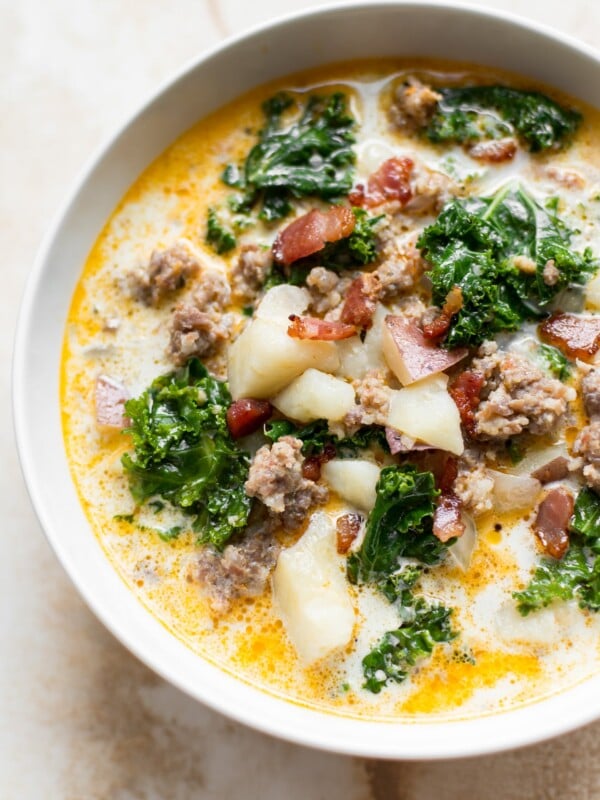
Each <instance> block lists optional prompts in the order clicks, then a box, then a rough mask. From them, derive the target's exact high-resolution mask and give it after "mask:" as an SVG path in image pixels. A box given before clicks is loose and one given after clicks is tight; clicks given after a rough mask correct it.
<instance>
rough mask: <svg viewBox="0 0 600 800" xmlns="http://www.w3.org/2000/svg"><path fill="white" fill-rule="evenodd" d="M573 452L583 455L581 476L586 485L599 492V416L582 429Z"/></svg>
mask: <svg viewBox="0 0 600 800" xmlns="http://www.w3.org/2000/svg"><path fill="white" fill-rule="evenodd" d="M573 452H574V453H575V455H577V456H582V457H583V462H584V465H583V478H584V480H585V482H586V483H587V485H588V486H589V487H591V488H592V489H595V490H596V491H597V492H600V417H594V418H593V419H592V421H591V422H590V424H589V425H586V426H585V428H583V429H582V431H581V432H580V434H579V436H578V437H577V439H576V440H575V444H574V445H573Z"/></svg>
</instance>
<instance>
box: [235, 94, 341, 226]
mask: <svg viewBox="0 0 600 800" xmlns="http://www.w3.org/2000/svg"><path fill="white" fill-rule="evenodd" d="M297 106H298V104H297V103H296V101H295V100H294V99H293V98H292V97H291V96H290V95H289V94H286V93H283V92H282V93H279V94H277V95H275V96H274V97H272V98H271V99H270V100H267V101H266V102H265V103H264V104H263V112H264V115H265V125H264V127H263V129H262V131H261V132H260V134H259V138H258V142H257V143H256V144H255V145H254V147H253V148H252V149H251V150H250V152H249V153H248V156H247V158H246V161H245V163H244V165H243V167H242V168H237V167H235V166H234V165H229V166H227V167H226V169H225V171H224V173H223V176H222V177H223V181H224V182H225V183H227V184H228V185H229V186H235V187H237V188H240V189H242V190H243V191H244V197H243V200H241V201H240V202H239V203H238V205H237V210H249V209H250V208H252V207H253V206H254V205H256V204H258V205H259V206H260V209H261V210H260V213H259V216H260V217H261V219H264V220H267V221H269V220H277V219H281V218H282V217H285V216H286V215H287V214H289V213H290V211H291V210H292V205H291V200H292V199H294V198H301V197H307V196H312V197H320V198H322V199H324V200H333V199H336V198H339V197H343V196H345V195H347V194H348V192H349V191H350V189H351V188H352V182H353V176H354V162H355V160H356V155H355V153H354V150H353V149H352V145H353V144H354V141H355V137H354V128H355V125H356V121H355V119H354V117H353V116H352V115H351V114H350V113H349V111H348V108H347V99H346V96H345V95H344V94H343V93H341V92H335V93H334V94H331V95H329V96H326V97H320V96H316V95H315V96H312V97H310V98H309V99H308V101H307V102H306V104H305V106H304V108H303V109H302V110H301V111H300V114H299V115H296V119H295V120H294V121H292V122H291V124H289V125H288V124H284V115H289V114H290V113H292V110H296V109H297Z"/></svg>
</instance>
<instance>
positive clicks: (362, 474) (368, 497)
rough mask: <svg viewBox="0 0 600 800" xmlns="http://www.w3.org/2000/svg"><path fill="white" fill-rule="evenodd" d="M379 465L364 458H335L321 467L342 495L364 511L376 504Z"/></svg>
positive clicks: (334, 488) (322, 471)
mask: <svg viewBox="0 0 600 800" xmlns="http://www.w3.org/2000/svg"><path fill="white" fill-rule="evenodd" d="M379 471H380V470H379V467H378V466H377V465H376V464H373V462H372V461H365V460H364V459H350V458H348V459H345V458H334V459H332V460H331V461H327V462H326V463H325V464H323V465H322V467H321V475H322V476H323V478H324V479H325V481H326V482H327V483H328V484H329V485H330V486H331V488H332V489H333V490H334V491H335V492H337V493H338V494H339V495H340V497H342V498H343V499H344V500H346V501H347V502H348V503H351V505H353V506H356V508H360V509H361V510H363V511H370V510H371V509H372V508H373V506H374V505H375V496H376V495H375V487H376V486H377V481H378V480H379Z"/></svg>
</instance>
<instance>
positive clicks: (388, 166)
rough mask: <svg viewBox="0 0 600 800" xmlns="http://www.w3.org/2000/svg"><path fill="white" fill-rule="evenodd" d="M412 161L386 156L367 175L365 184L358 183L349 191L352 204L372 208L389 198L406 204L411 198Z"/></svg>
mask: <svg viewBox="0 0 600 800" xmlns="http://www.w3.org/2000/svg"><path fill="white" fill-rule="evenodd" d="M413 167H414V162H413V161H412V160H411V159H410V158H388V160H387V161H384V162H383V164H382V165H381V166H380V167H379V169H378V170H377V171H376V172H374V173H373V174H372V175H371V176H369V180H368V181H367V186H366V188H365V186H364V184H362V183H359V184H358V186H356V188H354V189H353V190H352V192H350V195H349V199H350V202H351V203H352V205H353V206H367V208H373V207H374V206H379V205H381V204H382V203H387V202H388V201H390V200H398V201H399V202H400V203H401V205H403V206H404V205H406V204H407V203H408V202H409V200H411V198H412V195H413V193H412V188H411V185H410V179H411V176H412V170H413Z"/></svg>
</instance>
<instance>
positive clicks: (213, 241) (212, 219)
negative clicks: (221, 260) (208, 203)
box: [206, 208, 237, 255]
mask: <svg viewBox="0 0 600 800" xmlns="http://www.w3.org/2000/svg"><path fill="white" fill-rule="evenodd" d="M206 241H207V242H208V244H210V246H211V247H212V248H213V250H215V251H216V252H217V253H219V255H221V254H222V253H228V252H229V251H230V250H233V248H234V247H235V246H236V244H237V242H236V239H235V236H234V235H233V233H232V232H231V231H230V230H229V229H228V228H226V227H225V225H223V223H222V222H221V221H220V220H219V218H218V216H217V212H216V211H215V209H214V208H209V209H208V215H207V221H206Z"/></svg>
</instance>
